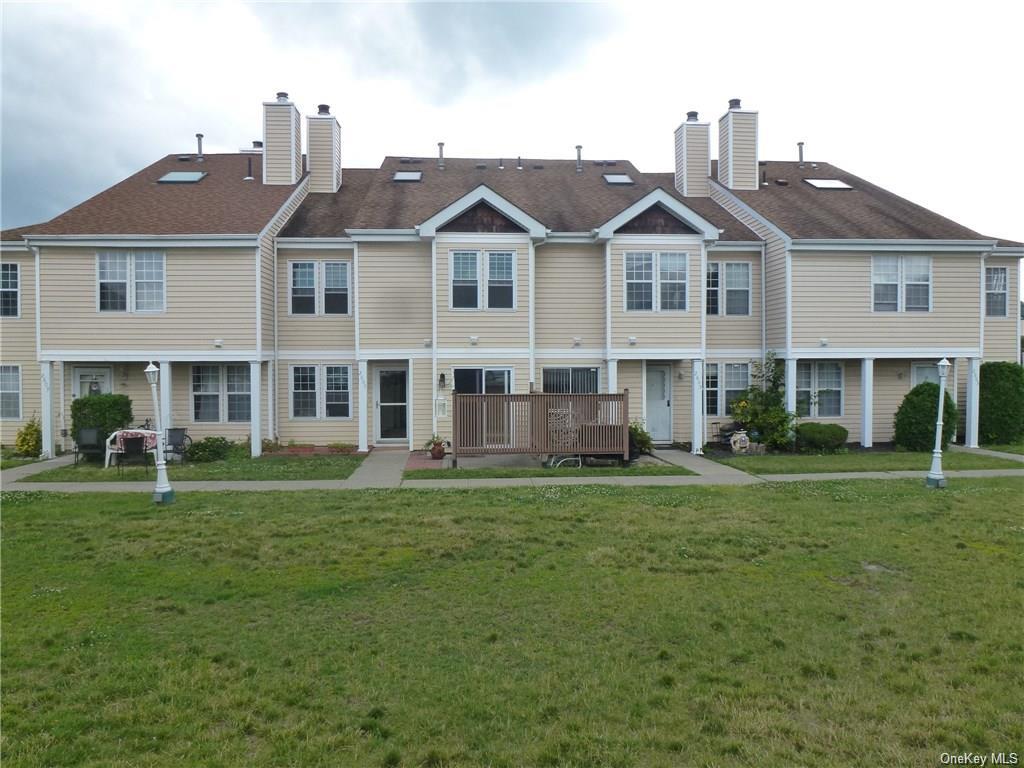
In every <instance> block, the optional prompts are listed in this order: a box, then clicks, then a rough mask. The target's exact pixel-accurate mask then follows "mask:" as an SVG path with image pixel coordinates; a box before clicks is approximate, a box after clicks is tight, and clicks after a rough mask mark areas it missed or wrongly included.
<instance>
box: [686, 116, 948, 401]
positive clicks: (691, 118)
mask: <svg viewBox="0 0 1024 768" xmlns="http://www.w3.org/2000/svg"><path fill="white" fill-rule="evenodd" d="M686 122H688V123H696V122H697V113H696V112H687V113H686ZM936 407H938V406H936Z"/></svg>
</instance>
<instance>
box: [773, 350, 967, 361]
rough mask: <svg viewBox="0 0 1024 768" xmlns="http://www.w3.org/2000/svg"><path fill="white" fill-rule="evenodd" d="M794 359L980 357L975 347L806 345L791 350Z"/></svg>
mask: <svg viewBox="0 0 1024 768" xmlns="http://www.w3.org/2000/svg"><path fill="white" fill-rule="evenodd" d="M790 357H792V358H793V359H796V360H850V359H856V358H863V357H873V358H875V359H876V360H900V359H904V358H909V359H920V358H936V359H939V358H943V357H981V350H980V349H978V348H976V347H946V348H941V347H906V348H894V347H884V348H881V347H864V348H859V349H858V348H849V349H842V348H837V347H807V348H796V349H793V350H791V355H790Z"/></svg>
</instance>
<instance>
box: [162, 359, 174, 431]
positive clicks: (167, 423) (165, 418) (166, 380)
mask: <svg viewBox="0 0 1024 768" xmlns="http://www.w3.org/2000/svg"><path fill="white" fill-rule="evenodd" d="M160 426H161V427H163V428H164V429H165V430H168V429H170V428H171V427H173V426H174V425H173V424H171V361H170V360H161V361H160Z"/></svg>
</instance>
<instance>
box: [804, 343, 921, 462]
mask: <svg viewBox="0 0 1024 768" xmlns="http://www.w3.org/2000/svg"><path fill="white" fill-rule="evenodd" d="M800 362H809V363H812V364H814V363H816V362H819V361H817V360H801V361H800ZM826 362H830V363H831V362H836V363H839V364H840V365H841V366H842V368H843V398H842V403H843V405H842V414H841V415H840V416H815V417H810V416H808V417H804V418H799V419H797V423H802V422H813V423H816V424H839V425H840V426H843V427H846V430H847V431H848V432H849V436H848V437H847V438H846V439H847V441H848V442H851V443H859V442H860V438H861V434H860V429H861V418H860V417H861V413H863V408H862V406H863V401H862V394H861V385H860V384H861V382H860V376H861V373H860V365H861V362H860V360H828V361H826ZM883 362H886V361H884V360H876V361H875V378H876V380H877V378H878V366H879V365H880V364H881V363H883ZM875 397H876V398H877V397H878V385H877V383H876V384H875ZM901 400H902V398H901ZM896 405H897V406H898V405H899V403H897V404H896ZM875 407H876V411H875V417H876V418H877V416H878V412H877V408H878V405H877V404H876V406H875ZM885 407H886V408H888V407H889V405H888V401H886V402H885ZM893 412H895V408H893ZM874 439H875V440H889V439H890V438H888V437H887V438H881V437H879V436H878V435H877V434H875V435H874Z"/></svg>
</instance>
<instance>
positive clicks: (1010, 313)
mask: <svg viewBox="0 0 1024 768" xmlns="http://www.w3.org/2000/svg"><path fill="white" fill-rule="evenodd" d="M985 266H986V267H1006V274H1007V292H1006V308H1007V315H1006V317H988V316H986V317H985V350H984V353H983V354H984V358H985V359H986V360H1005V361H1009V362H1011V363H1016V362H1020V361H1019V360H1018V359H1017V344H1018V337H1017V316H1018V313H1019V312H1020V293H1019V287H1018V283H1019V276H1020V259H1016V258H1012V257H1008V256H1002V257H1000V256H990V257H989V258H987V259H985Z"/></svg>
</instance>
